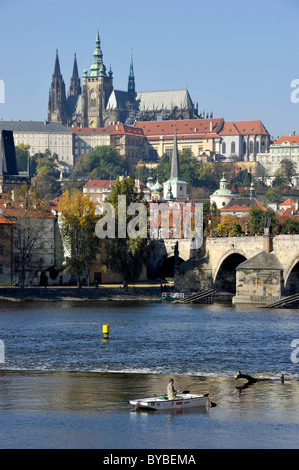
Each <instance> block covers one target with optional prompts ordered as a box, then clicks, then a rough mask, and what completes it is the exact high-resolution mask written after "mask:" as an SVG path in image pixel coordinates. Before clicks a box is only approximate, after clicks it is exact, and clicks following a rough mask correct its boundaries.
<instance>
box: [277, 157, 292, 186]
mask: <svg viewBox="0 0 299 470" xmlns="http://www.w3.org/2000/svg"><path fill="white" fill-rule="evenodd" d="M280 171H281V174H282V175H283V176H285V178H286V179H287V180H288V182H289V183H291V182H292V177H293V176H294V175H295V174H296V164H295V163H294V162H292V160H289V159H288V158H284V159H283V160H282V161H281V162H280Z"/></svg>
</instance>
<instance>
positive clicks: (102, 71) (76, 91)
mask: <svg viewBox="0 0 299 470" xmlns="http://www.w3.org/2000/svg"><path fill="white" fill-rule="evenodd" d="M193 118H196V119H199V116H198V110H197V106H194V104H193V102H192V100H191V97H190V95H189V92H188V90H167V91H153V92H136V89H135V75H134V67H133V58H132V55H131V62H130V70H129V77H128V87H127V90H126V91H120V90H115V89H114V86H113V73H112V70H111V67H110V70H109V71H108V72H107V70H106V67H105V65H104V61H103V53H102V49H101V40H100V36H99V30H97V35H96V43H95V50H94V54H93V63H92V65H91V67H90V69H89V71H88V70H87V68H85V70H84V72H83V78H82V88H81V81H80V77H79V73H78V64H77V57H76V55H75V59H74V66H73V74H72V77H71V81H70V87H69V92H68V94H66V90H65V83H64V80H63V76H62V74H61V71H60V63H59V56H58V51H56V58H55V66H54V73H53V75H52V82H51V87H50V91H49V101H48V121H54V122H60V123H61V124H63V125H65V126H68V127H85V128H86V127H89V128H90V127H91V128H98V127H106V126H108V125H109V124H111V123H117V122H122V123H126V124H133V123H134V122H135V121H149V120H169V119H193Z"/></svg>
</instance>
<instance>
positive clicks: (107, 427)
mask: <svg viewBox="0 0 299 470" xmlns="http://www.w3.org/2000/svg"><path fill="white" fill-rule="evenodd" d="M103 324H109V325H110V338H109V339H108V340H104V338H103V333H102V326H103ZM296 339H298V346H297V347H299V311H298V310H295V309H281V310H272V311H270V310H264V309H257V308H243V309H242V308H240V307H238V308H235V307H231V306H225V305H220V304H219V305H217V304H213V305H196V304H193V305H179V304H175V305H172V304H162V303H159V302H135V303H131V302H127V301H126V302H97V303H93V302H84V301H77V302H48V303H46V302H35V303H31V302H26V303H22V302H17V303H14V302H5V303H4V302H3V303H1V304H0V340H1V344H2V363H0V422H1V428H0V433H1V435H0V438H1V439H0V446H1V448H3V449H4V448H6V449H9V448H10V449H16V448H19V449H29V448H34V449H49V448H51V449H53V448H55V449H59V448H71V449H79V448H83V449H211V448H218V449H219V448H222V449H228V448H233V449H236V448H246V449H248V448H250V449H251V448H298V447H299V381H298V378H299V362H298V363H297V353H296V344H295V343H294V340H296ZM0 352H1V351H0ZM0 356H1V354H0ZM298 359H299V352H298ZM238 370H241V371H242V372H243V373H247V374H251V375H254V376H256V377H258V376H263V377H268V378H269V379H271V380H269V381H263V382H258V383H256V384H254V385H251V386H249V387H244V388H243V387H242V386H243V385H244V381H243V380H235V379H234V375H235V374H236V372H237V371H238ZM281 374H284V376H285V381H284V383H281V381H280V376H281ZM170 375H171V376H174V378H175V386H176V387H177V388H184V389H186V388H187V389H189V390H190V391H192V392H194V393H203V392H207V393H209V394H210V399H211V400H212V401H213V402H214V403H216V404H217V406H216V407H212V408H208V409H200V410H190V411H187V410H184V411H180V412H178V411H177V412H176V413H165V412H161V413H160V412H152V413H150V412H149V413H148V412H135V411H134V409H132V406H131V405H130V404H129V400H130V399H132V398H140V397H145V396H150V395H153V394H157V395H159V394H161V393H165V390H166V386H167V383H168V378H169V376H170Z"/></svg>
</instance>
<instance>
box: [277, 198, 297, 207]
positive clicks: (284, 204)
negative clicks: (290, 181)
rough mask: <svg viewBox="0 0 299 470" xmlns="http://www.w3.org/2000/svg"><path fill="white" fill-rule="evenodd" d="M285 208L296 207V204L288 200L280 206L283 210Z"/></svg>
mask: <svg viewBox="0 0 299 470" xmlns="http://www.w3.org/2000/svg"><path fill="white" fill-rule="evenodd" d="M283 206H293V207H295V206H296V202H295V201H293V199H290V198H289V199H287V200H286V201H284V202H282V203H281V204H279V207H281V208H283Z"/></svg>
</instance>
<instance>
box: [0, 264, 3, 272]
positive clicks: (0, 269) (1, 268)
mask: <svg viewBox="0 0 299 470" xmlns="http://www.w3.org/2000/svg"><path fill="white" fill-rule="evenodd" d="M0 274H3V264H0Z"/></svg>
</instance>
